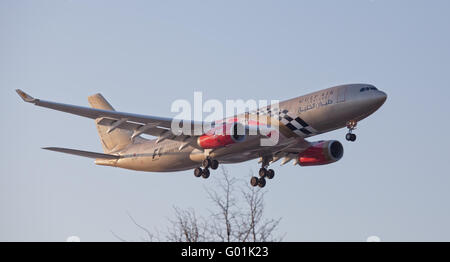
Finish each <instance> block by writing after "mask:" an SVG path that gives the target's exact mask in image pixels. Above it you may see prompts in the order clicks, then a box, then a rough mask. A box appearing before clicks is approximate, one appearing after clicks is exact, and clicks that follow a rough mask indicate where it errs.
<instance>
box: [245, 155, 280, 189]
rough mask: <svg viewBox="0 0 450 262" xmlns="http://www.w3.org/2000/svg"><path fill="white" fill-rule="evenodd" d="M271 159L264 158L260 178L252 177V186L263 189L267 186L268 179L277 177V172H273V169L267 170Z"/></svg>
mask: <svg viewBox="0 0 450 262" xmlns="http://www.w3.org/2000/svg"><path fill="white" fill-rule="evenodd" d="M269 161H270V159H269V158H263V161H262V166H261V168H260V169H259V172H258V174H259V178H257V177H255V176H254V177H252V178H251V179H250V185H252V186H254V187H255V186H259V187H261V188H263V187H265V186H266V178H268V179H272V178H274V176H275V171H273V169H267V167H269Z"/></svg>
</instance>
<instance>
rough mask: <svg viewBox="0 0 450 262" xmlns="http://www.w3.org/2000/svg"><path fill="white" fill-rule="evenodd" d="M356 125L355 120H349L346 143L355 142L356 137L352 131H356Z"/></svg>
mask: <svg viewBox="0 0 450 262" xmlns="http://www.w3.org/2000/svg"><path fill="white" fill-rule="evenodd" d="M357 124H358V123H357V122H356V121H355V120H350V121H348V122H347V128H348V133H347V134H346V135H345V139H346V140H347V141H351V142H355V141H356V135H355V134H353V130H355V129H356V125H357Z"/></svg>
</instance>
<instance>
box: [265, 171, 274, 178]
mask: <svg viewBox="0 0 450 262" xmlns="http://www.w3.org/2000/svg"><path fill="white" fill-rule="evenodd" d="M274 176H275V171H273V169H269V170H267V173H266V177H267V178H268V179H272V178H273V177H274Z"/></svg>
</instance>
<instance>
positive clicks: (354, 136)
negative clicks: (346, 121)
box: [345, 133, 356, 142]
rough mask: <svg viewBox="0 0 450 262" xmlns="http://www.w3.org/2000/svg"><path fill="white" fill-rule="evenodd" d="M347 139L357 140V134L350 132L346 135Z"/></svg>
mask: <svg viewBox="0 0 450 262" xmlns="http://www.w3.org/2000/svg"><path fill="white" fill-rule="evenodd" d="M345 139H347V141H351V142H355V141H356V135H355V134H352V133H348V134H347V135H345Z"/></svg>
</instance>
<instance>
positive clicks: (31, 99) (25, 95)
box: [16, 89, 36, 103]
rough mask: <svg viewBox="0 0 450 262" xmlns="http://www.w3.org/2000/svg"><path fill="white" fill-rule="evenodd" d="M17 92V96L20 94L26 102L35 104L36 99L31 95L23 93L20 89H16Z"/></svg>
mask: <svg viewBox="0 0 450 262" xmlns="http://www.w3.org/2000/svg"><path fill="white" fill-rule="evenodd" d="M16 92H17V94H19V96H20V97H21V98H22V99H23V101H25V102H29V103H33V102H34V101H36V99H35V98H34V97H32V96H30V95H29V94H27V93H25V92H24V91H22V90H20V89H16Z"/></svg>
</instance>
